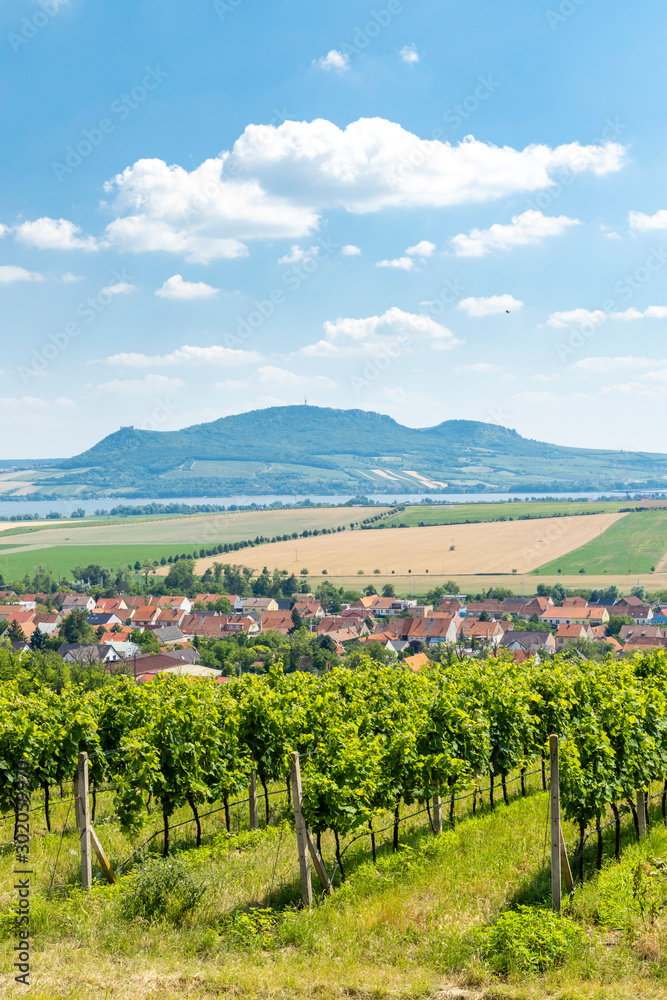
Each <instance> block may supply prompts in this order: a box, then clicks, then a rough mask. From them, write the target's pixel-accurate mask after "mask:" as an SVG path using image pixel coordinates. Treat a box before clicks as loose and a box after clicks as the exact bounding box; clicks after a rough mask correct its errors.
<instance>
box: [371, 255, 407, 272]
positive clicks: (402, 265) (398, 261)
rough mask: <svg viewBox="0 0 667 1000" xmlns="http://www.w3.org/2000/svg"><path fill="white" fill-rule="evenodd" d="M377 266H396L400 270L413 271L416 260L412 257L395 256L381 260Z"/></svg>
mask: <svg viewBox="0 0 667 1000" xmlns="http://www.w3.org/2000/svg"><path fill="white" fill-rule="evenodd" d="M375 266H376V267H395V268H398V270H399V271H412V270H414V267H415V262H414V259H413V258H412V257H395V258H394V259H393V260H379V261H378V262H377V264H376V265H375Z"/></svg>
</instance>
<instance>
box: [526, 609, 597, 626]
mask: <svg viewBox="0 0 667 1000" xmlns="http://www.w3.org/2000/svg"><path fill="white" fill-rule="evenodd" d="M538 618H539V619H540V621H541V622H548V623H549V624H550V625H556V626H560V625H577V624H582V623H583V622H586V623H587V624H589V625H602V624H604V623H606V622H608V621H609V613H608V611H607V609H606V608H600V607H591V606H586V607H584V608H581V607H577V606H572V605H570V607H567V608H556V607H552V608H547V610H546V611H543V612H542V613H541V614H540V615H538Z"/></svg>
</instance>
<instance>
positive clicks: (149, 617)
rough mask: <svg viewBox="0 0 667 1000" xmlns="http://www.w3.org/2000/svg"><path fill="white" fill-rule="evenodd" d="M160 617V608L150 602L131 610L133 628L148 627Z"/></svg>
mask: <svg viewBox="0 0 667 1000" xmlns="http://www.w3.org/2000/svg"><path fill="white" fill-rule="evenodd" d="M159 617H160V609H159V608H158V607H152V606H151V605H149V604H143V605H139V607H137V608H133V609H132V611H131V612H130V621H131V622H132V627H133V628H148V627H149V625H154V624H155V622H157V620H158V618H159Z"/></svg>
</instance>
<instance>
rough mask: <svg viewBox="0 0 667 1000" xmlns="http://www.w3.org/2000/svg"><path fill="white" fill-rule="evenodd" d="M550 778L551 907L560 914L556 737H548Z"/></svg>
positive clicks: (558, 783) (558, 801) (558, 785)
mask: <svg viewBox="0 0 667 1000" xmlns="http://www.w3.org/2000/svg"><path fill="white" fill-rule="evenodd" d="M549 756H550V763H551V776H550V780H549V795H550V798H551V802H550V806H551V905H552V909H553V911H554V913H560V906H561V862H560V838H561V832H560V776H559V763H558V737H557V736H550V737H549Z"/></svg>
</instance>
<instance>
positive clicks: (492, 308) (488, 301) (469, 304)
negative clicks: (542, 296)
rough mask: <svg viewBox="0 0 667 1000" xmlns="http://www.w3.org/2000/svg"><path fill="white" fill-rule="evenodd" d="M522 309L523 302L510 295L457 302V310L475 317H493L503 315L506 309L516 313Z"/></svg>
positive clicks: (470, 297)
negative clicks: (497, 314) (498, 314)
mask: <svg viewBox="0 0 667 1000" xmlns="http://www.w3.org/2000/svg"><path fill="white" fill-rule="evenodd" d="M522 307H523V302H521V300H520V299H515V298H514V296H512V295H489V296H487V297H486V298H485V297H484V296H480V297H479V298H474V297H473V296H469V297H468V298H466V299H461V301H460V302H459V309H463V310H464V312H467V314H468V316H476V317H477V316H494V315H495V314H496V313H504V312H505V311H506V310H507V309H509V310H510V311H511V310H514V311H516V310H518V309H521V308H522Z"/></svg>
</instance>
